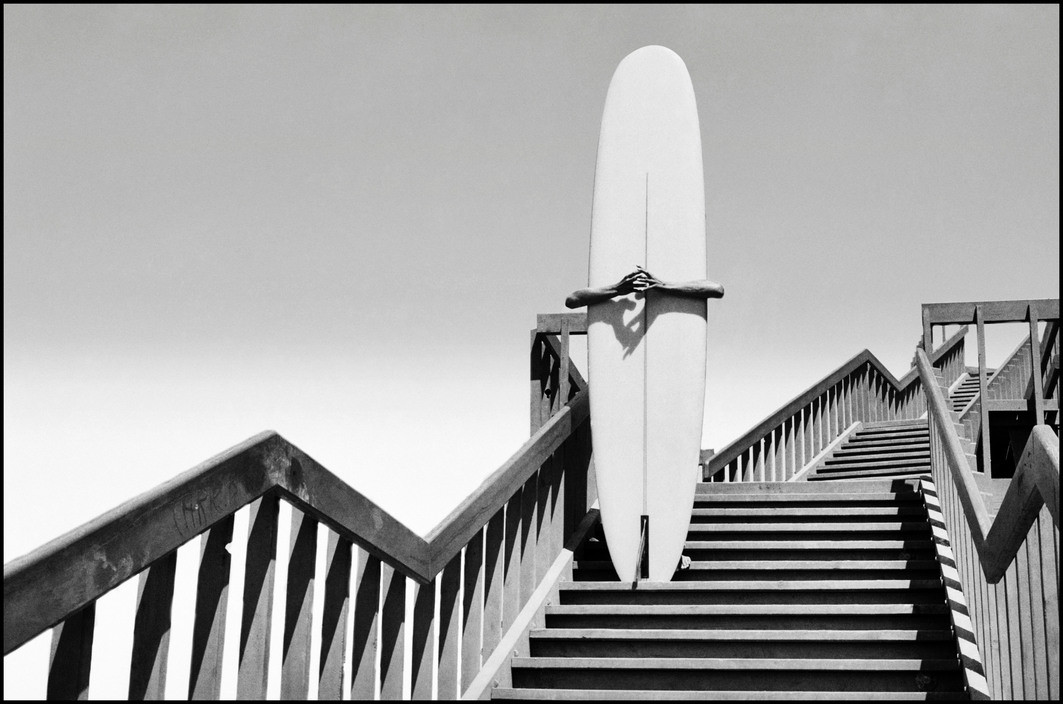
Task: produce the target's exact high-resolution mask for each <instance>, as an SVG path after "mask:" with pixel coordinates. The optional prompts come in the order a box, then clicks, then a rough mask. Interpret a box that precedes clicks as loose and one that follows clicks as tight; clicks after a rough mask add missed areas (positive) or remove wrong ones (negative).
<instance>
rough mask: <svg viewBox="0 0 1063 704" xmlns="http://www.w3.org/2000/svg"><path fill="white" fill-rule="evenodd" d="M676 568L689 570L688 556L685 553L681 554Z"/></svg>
mask: <svg viewBox="0 0 1063 704" xmlns="http://www.w3.org/2000/svg"><path fill="white" fill-rule="evenodd" d="M676 569H680V570H689V569H690V558H689V557H687V556H686V555H683V556H681V557H680V558H679V567H677V568H676Z"/></svg>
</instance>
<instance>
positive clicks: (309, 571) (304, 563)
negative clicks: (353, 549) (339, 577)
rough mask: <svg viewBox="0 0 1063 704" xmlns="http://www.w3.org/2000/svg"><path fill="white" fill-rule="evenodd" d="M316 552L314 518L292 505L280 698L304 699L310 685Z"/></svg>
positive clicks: (315, 523) (315, 521)
mask: <svg viewBox="0 0 1063 704" xmlns="http://www.w3.org/2000/svg"><path fill="white" fill-rule="evenodd" d="M316 555H317V520H315V519H314V518H312V517H310V516H308V515H307V514H305V513H303V512H302V511H300V510H299V509H297V508H295V507H294V506H293V507H292V529H291V538H290V540H289V550H288V590H287V595H286V597H285V604H284V640H283V642H282V643H281V699H306V697H307V693H308V692H309V688H310V629H311V627H312V623H311V621H312V619H313V603H314V559H315V557H316Z"/></svg>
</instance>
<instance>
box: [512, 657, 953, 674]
mask: <svg viewBox="0 0 1063 704" xmlns="http://www.w3.org/2000/svg"><path fill="white" fill-rule="evenodd" d="M769 663H770V669H771V670H773V671H778V670H852V671H867V670H887V671H892V672H896V671H902V670H916V671H927V670H958V669H959V668H960V663H959V660H958V659H955V660H953V659H922V658H920V659H901V658H897V659H892V658H891V659H875V660H861V659H855V658H790V659H770V660H768V661H766V662H765V661H763V660H756V659H748V660H747V659H741V658H590V657H579V658H566V657H543V658H534V657H514V658H513V668H514V669H517V668H565V669H581V670H584V669H585V670H591V669H616V670H620V669H632V670H764V669H768V668H769Z"/></svg>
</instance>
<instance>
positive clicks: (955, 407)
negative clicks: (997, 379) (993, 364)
mask: <svg viewBox="0 0 1063 704" xmlns="http://www.w3.org/2000/svg"><path fill="white" fill-rule="evenodd" d="M993 371H994V370H992V369H987V370H986V374H987V375H992V374H993ZM977 395H978V370H975V372H974V373H973V374H972V373H971V372H970V371H967V372H965V373H964V377H963V379H962V380H961V381H960V383H959V384H958V385H957V386H956V388H955V389H953V390H952V393H951V394H949V410H951V411H954V412H956V413H959V412H960V411H962V410H963V409H964V408H966V407H967V404H968V403H970V402H971V400H972V399H974V397H975V396H977Z"/></svg>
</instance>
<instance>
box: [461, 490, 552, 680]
mask: <svg viewBox="0 0 1063 704" xmlns="http://www.w3.org/2000/svg"><path fill="white" fill-rule="evenodd" d="M558 508H560V507H558ZM483 566H484V531H483V530H481V531H480V532H479V533H477V534H476V536H475V537H473V539H472V540H470V541H469V544H468V545H466V546H465V563H464V567H463V575H464V576H463V580H462V582H463V584H462V586H463V590H462V595H463V596H462V610H461V692H462V693H464V692H465V690H466V689H468V687H469V684H470V683H471V682H472V680H473V678H474V677H476V675H477V674H478V673H479V672H480V648H481V647H482V643H483V638H482V631H483V617H484V574H483Z"/></svg>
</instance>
